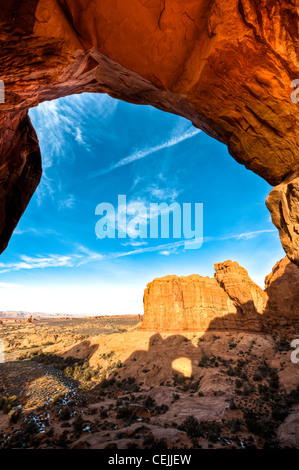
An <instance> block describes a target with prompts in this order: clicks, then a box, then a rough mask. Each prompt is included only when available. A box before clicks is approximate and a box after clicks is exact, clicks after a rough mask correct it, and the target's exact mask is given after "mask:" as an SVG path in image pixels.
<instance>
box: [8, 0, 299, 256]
mask: <svg viewBox="0 0 299 470" xmlns="http://www.w3.org/2000/svg"><path fill="white" fill-rule="evenodd" d="M298 11H299V10H298V6H297V5H296V3H295V2H289V1H286V0H281V1H279V2H274V1H272V0H263V1H260V2H258V1H256V0H229V1H225V2H224V1H222V0H197V1H194V0H186V1H184V2H182V1H181V0H169V1H167V2H166V1H165V0H146V1H145V0H130V1H128V0H114V1H113V2H112V1H111V0H95V1H93V2H86V0H27V1H19V0H6V1H5V2H3V5H1V11H0V46H1V47H0V79H1V80H3V81H4V83H5V87H6V102H5V103H4V104H0V113H1V114H0V201H1V207H0V250H1V251H2V250H3V249H4V248H5V246H6V244H7V242H8V240H9V238H10V236H11V233H12V231H13V229H14V227H15V225H16V223H17V221H18V219H19V218H20V216H21V214H22V212H23V211H24V209H25V207H26V205H27V204H28V201H29V199H30V197H31V196H32V194H33V192H34V190H35V188H36V186H37V184H38V182H39V178H40V172H41V170H40V153H39V148H38V142H37V139H36V136H35V133H34V130H33V129H32V127H31V125H30V121H29V119H28V117H27V109H28V108H30V107H32V106H36V105H37V104H38V103H40V102H42V101H44V100H51V99H55V98H59V97H61V96H66V95H69V94H72V93H81V92H84V91H89V92H99V93H109V94H110V95H111V96H113V97H116V98H120V99H123V100H127V101H130V102H133V103H140V104H151V105H153V106H156V107H158V108H160V109H163V110H165V111H168V112H172V113H176V114H179V115H181V116H185V117H186V118H187V119H190V120H191V121H192V122H193V124H194V125H195V126H196V127H199V128H201V129H203V130H204V131H205V132H207V133H208V134H210V135H211V136H213V137H214V138H216V139H218V140H220V141H221V142H224V143H225V144H226V145H227V146H228V149H229V152H230V153H231V155H232V156H233V157H234V158H235V159H236V160H237V161H238V162H240V163H242V164H244V165H245V166H246V167H247V168H249V169H250V170H252V171H254V172H255V173H257V174H258V175H260V176H261V177H263V178H265V179H266V180H267V181H268V182H269V183H270V184H272V185H278V184H280V183H282V182H283V181H284V180H285V179H286V178H288V179H287V181H288V185H290V184H291V182H292V181H293V180H294V181H296V177H297V176H298V173H299V160H298V152H297V149H298V144H299V130H298V129H299V126H298V118H299V114H298V107H297V105H296V104H294V103H292V102H291V100H290V93H291V91H292V89H291V87H290V84H291V81H292V80H293V79H294V78H299V66H298V57H299V54H298V47H299V46H298V24H299V21H298V18H299V15H298ZM284 194H285V192H284V190H283V191H280V190H279V191H276V192H275V197H274V198H273V197H271V198H270V199H269V200H268V207H269V209H270V211H271V214H272V218H273V222H274V223H275V225H276V226H277V227H278V229H279V231H280V235H281V237H282V239H283V246H284V248H285V249H286V251H287V254H288V256H289V257H290V258H291V259H294V260H295V261H296V262H299V252H298V251H299V249H298V243H297V242H296V240H297V226H298V211H297V206H298V193H297V192H296V191H293V192H292V194H293V197H294V198H295V199H294V201H295V204H293V203H292V204H290V203H288V204H285V203H284ZM296 202H297V205H296ZM282 205H283V207H284V209H283V215H281V214H282V211H281V207H282ZM285 221H287V225H286V224H285Z"/></svg>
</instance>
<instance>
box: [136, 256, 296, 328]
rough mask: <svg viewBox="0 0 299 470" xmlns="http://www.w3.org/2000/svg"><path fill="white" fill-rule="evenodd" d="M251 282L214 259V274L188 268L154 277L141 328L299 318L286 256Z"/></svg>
mask: <svg viewBox="0 0 299 470" xmlns="http://www.w3.org/2000/svg"><path fill="white" fill-rule="evenodd" d="M265 286H266V289H265V290H263V289H261V287H259V286H258V285H256V284H255V283H254V282H253V281H252V280H251V279H250V277H249V275H248V273H247V271H246V269H244V268H242V267H241V266H239V264H238V263H237V262H233V261H225V262H223V263H218V264H215V275H214V278H209V277H202V276H199V275H197V274H193V275H191V276H187V277H178V276H165V277H162V278H160V279H154V280H153V282H150V283H149V284H148V285H147V288H146V289H145V291H144V316H143V322H142V325H141V329H143V330H156V331H183V330H189V331H205V330H207V329H236V330H252V331H262V330H263V328H264V325H265V320H268V321H269V320H270V321H271V322H272V323H274V324H278V325H279V324H282V325H283V324H285V323H286V322H287V321H290V322H291V323H292V324H293V325H296V324H298V323H299V268H298V266H297V265H296V264H294V263H293V262H291V261H290V260H289V259H288V258H287V257H285V258H284V259H282V260H281V261H279V262H278V263H277V264H276V265H275V266H274V268H273V271H272V273H271V274H269V275H268V276H267V277H266V281H265Z"/></svg>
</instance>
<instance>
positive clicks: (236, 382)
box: [235, 379, 243, 388]
mask: <svg viewBox="0 0 299 470" xmlns="http://www.w3.org/2000/svg"><path fill="white" fill-rule="evenodd" d="M242 385H243V382H242V380H240V379H236V380H235V386H236V388H241V387H242Z"/></svg>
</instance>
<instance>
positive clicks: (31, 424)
mask: <svg viewBox="0 0 299 470" xmlns="http://www.w3.org/2000/svg"><path fill="white" fill-rule="evenodd" d="M22 431H23V433H24V434H25V435H26V434H27V435H29V436H31V435H33V434H36V433H38V431H39V429H38V426H37V424H36V423H35V421H34V420H33V419H29V420H28V421H25V422H24V423H23V425H22Z"/></svg>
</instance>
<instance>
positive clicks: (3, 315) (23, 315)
mask: <svg viewBox="0 0 299 470" xmlns="http://www.w3.org/2000/svg"><path fill="white" fill-rule="evenodd" d="M30 315H32V318H61V317H73V316H74V315H71V314H67V313H41V312H35V313H31V312H10V311H5V312H0V318H19V319H24V318H29V317H30Z"/></svg>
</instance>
